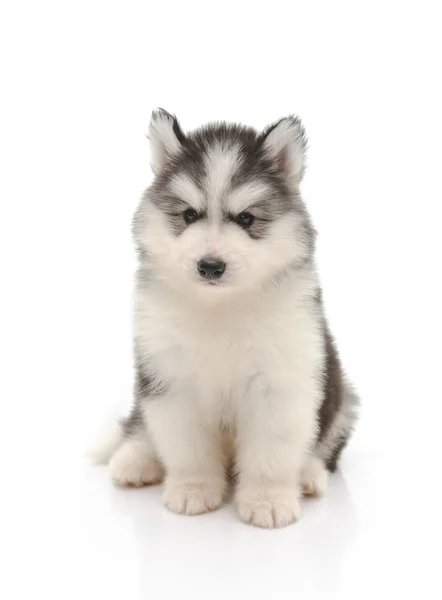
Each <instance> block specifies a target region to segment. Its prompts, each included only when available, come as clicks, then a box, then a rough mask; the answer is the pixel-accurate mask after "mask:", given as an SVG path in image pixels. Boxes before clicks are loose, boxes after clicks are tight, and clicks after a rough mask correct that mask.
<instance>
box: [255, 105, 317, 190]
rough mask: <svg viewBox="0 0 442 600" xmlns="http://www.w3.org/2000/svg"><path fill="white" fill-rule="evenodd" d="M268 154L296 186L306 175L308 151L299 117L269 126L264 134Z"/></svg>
mask: <svg viewBox="0 0 442 600" xmlns="http://www.w3.org/2000/svg"><path fill="white" fill-rule="evenodd" d="M262 138H263V146H264V149H265V152H266V154H267V155H268V156H269V158H271V159H272V160H273V161H274V162H275V164H276V167H277V169H278V170H279V171H281V172H283V173H284V174H285V175H286V177H288V178H289V179H290V181H291V182H292V183H294V184H295V185H296V184H298V183H299V182H300V181H301V179H302V176H303V174H304V169H305V158H306V150H307V138H306V136H305V130H304V127H303V125H302V123H301V120H300V119H299V118H298V117H292V116H290V117H286V118H284V119H281V120H280V121H278V122H277V123H274V124H273V125H269V127H267V129H265V130H264V132H263V134H262Z"/></svg>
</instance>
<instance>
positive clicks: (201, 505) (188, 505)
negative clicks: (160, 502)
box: [164, 477, 224, 515]
mask: <svg viewBox="0 0 442 600" xmlns="http://www.w3.org/2000/svg"><path fill="white" fill-rule="evenodd" d="M223 492H224V480H223V479H206V480H204V479H201V480H199V481H198V480H189V479H185V478H181V477H169V478H168V479H167V480H166V485H165V489H164V504H165V505H166V506H167V508H168V509H169V510H171V511H172V512H175V513H180V514H183V515H199V514H202V513H206V512H209V511H212V510H215V509H216V508H218V507H219V506H220V505H221V503H222V501H223Z"/></svg>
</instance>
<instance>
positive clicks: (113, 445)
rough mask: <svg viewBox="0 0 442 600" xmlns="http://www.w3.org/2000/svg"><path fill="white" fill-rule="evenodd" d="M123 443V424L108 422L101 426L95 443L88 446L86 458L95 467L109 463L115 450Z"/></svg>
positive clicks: (113, 421)
mask: <svg viewBox="0 0 442 600" xmlns="http://www.w3.org/2000/svg"><path fill="white" fill-rule="evenodd" d="M122 441H123V424H122V422H121V421H118V420H117V419H115V418H114V419H112V420H109V421H108V422H107V423H106V424H104V425H103V427H102V428H101V431H100V432H99V434H98V437H97V439H96V441H95V442H94V443H93V444H92V445H91V446H90V448H89V450H88V452H87V456H88V458H89V460H90V461H91V462H92V463H94V464H96V465H105V464H107V463H108V462H109V460H110V459H111V457H112V455H113V454H114V452H115V450H116V449H117V448H118V446H119V445H120V444H121V442H122Z"/></svg>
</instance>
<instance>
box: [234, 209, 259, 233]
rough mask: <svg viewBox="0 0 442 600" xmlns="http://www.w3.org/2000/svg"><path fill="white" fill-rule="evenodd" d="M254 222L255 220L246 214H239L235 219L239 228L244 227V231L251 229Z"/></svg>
mask: <svg viewBox="0 0 442 600" xmlns="http://www.w3.org/2000/svg"><path fill="white" fill-rule="evenodd" d="M254 220H255V217H254V216H253V215H251V214H250V213H248V212H242V213H240V214H239V215H238V216H237V217H236V219H235V221H236V222H237V223H238V225H240V226H241V227H244V229H247V228H248V227H251V226H252V224H253V221H254Z"/></svg>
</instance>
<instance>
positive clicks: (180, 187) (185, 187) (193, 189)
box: [170, 174, 204, 211]
mask: <svg viewBox="0 0 442 600" xmlns="http://www.w3.org/2000/svg"><path fill="white" fill-rule="evenodd" d="M170 189H171V191H172V193H174V194H176V196H178V197H179V198H183V199H184V200H185V201H186V202H187V203H188V204H190V206H191V207H192V208H194V209H195V210H197V211H198V210H201V209H202V208H203V206H204V197H203V194H202V193H201V190H199V189H198V188H197V186H196V185H195V183H194V182H193V181H192V180H191V179H190V177H187V176H186V175H184V174H181V175H175V177H173V178H172V181H171V182H170Z"/></svg>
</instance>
